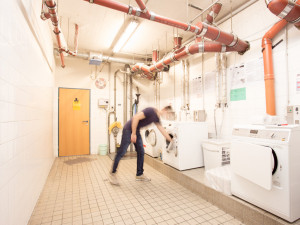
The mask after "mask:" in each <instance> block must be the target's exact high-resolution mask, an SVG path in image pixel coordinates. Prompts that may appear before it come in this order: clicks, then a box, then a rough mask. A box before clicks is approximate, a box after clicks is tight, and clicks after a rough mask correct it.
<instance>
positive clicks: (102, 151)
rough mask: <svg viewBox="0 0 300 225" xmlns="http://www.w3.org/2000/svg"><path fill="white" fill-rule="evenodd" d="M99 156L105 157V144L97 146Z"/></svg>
mask: <svg viewBox="0 0 300 225" xmlns="http://www.w3.org/2000/svg"><path fill="white" fill-rule="evenodd" d="M99 155H107V145H106V144H101V145H99Z"/></svg>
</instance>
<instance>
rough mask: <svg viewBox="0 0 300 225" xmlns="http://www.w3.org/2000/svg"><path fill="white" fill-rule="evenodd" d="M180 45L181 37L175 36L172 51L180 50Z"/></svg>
mask: <svg viewBox="0 0 300 225" xmlns="http://www.w3.org/2000/svg"><path fill="white" fill-rule="evenodd" d="M181 44H182V37H181V36H175V37H174V49H175V50H178V49H180V48H181Z"/></svg>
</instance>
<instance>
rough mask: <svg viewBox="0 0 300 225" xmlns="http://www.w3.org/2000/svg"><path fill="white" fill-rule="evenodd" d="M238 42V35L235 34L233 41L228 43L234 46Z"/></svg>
mask: <svg viewBox="0 0 300 225" xmlns="http://www.w3.org/2000/svg"><path fill="white" fill-rule="evenodd" d="M237 43H238V37H237V36H236V35H233V41H232V42H231V43H230V44H229V45H228V46H229V47H234V46H235V45H236V44H237Z"/></svg>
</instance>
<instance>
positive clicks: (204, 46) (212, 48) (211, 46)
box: [131, 41, 235, 79]
mask: <svg viewBox="0 0 300 225" xmlns="http://www.w3.org/2000/svg"><path fill="white" fill-rule="evenodd" d="M230 51H235V49H234V48H233V47H229V46H226V45H223V44H221V43H218V42H212V41H202V42H200V43H195V44H191V45H189V46H185V48H184V50H183V51H181V52H179V53H175V52H174V53H171V54H170V55H169V56H167V57H165V58H163V59H162V60H160V61H158V62H157V63H154V64H153V65H151V66H147V65H145V64H141V63H137V64H136V65H134V66H133V67H132V68H131V70H132V71H133V72H138V71H142V72H143V73H144V74H145V76H146V78H147V79H152V77H153V74H152V73H155V72H159V71H162V70H163V69H164V67H166V66H167V65H169V64H171V63H173V62H175V61H180V60H181V59H183V58H185V57H187V56H190V55H194V54H196V53H204V52H230Z"/></svg>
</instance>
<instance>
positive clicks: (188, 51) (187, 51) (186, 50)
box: [185, 46, 191, 56]
mask: <svg viewBox="0 0 300 225" xmlns="http://www.w3.org/2000/svg"><path fill="white" fill-rule="evenodd" d="M189 48H190V46H188V47H186V48H185V53H186V54H187V55H188V56H190V55H191V53H190V50H189Z"/></svg>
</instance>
